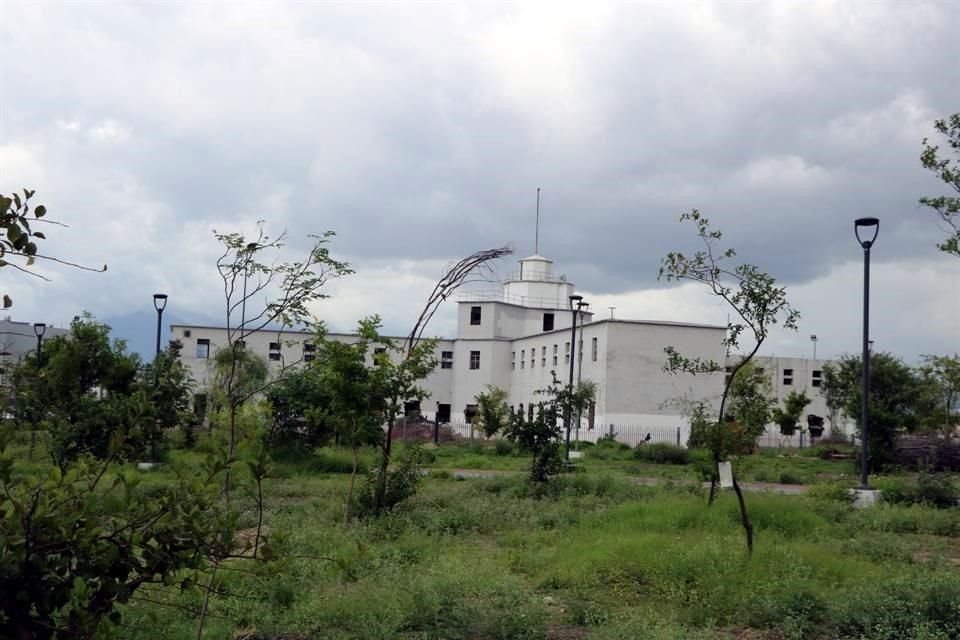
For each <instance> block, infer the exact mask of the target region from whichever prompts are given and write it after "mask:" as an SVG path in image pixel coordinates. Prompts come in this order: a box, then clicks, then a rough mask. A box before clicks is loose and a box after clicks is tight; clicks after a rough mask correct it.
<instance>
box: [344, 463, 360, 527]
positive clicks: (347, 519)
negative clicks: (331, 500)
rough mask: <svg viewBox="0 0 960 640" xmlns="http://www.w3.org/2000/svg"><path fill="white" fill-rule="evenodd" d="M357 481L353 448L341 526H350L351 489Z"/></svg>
mask: <svg viewBox="0 0 960 640" xmlns="http://www.w3.org/2000/svg"><path fill="white" fill-rule="evenodd" d="M356 480H357V447H356V446H354V447H353V470H352V471H351V472H350V488H349V489H347V502H346V504H344V505H343V526H344V527H346V526H347V525H349V524H350V505H352V504H353V487H354V484H355V483H356Z"/></svg>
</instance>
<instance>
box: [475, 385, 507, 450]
mask: <svg viewBox="0 0 960 640" xmlns="http://www.w3.org/2000/svg"><path fill="white" fill-rule="evenodd" d="M476 400H477V417H476V418H475V419H474V424H475V425H476V426H478V427H480V430H481V431H482V432H483V434H484V435H485V436H486V437H488V438H492V437H493V436H495V435H497V434H498V433H500V432H501V431H503V430H504V429H506V427H507V425H509V424H510V407H509V406H508V405H507V392H506V391H504V390H503V389H501V388H500V387H497V386H494V385H487V390H486V391H484V392H483V393H481V394H480V395H478V396H477V397H476Z"/></svg>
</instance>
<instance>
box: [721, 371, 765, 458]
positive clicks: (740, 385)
mask: <svg viewBox="0 0 960 640" xmlns="http://www.w3.org/2000/svg"><path fill="white" fill-rule="evenodd" d="M770 394H771V389H770V378H769V377H768V376H767V375H766V374H764V373H763V372H761V371H760V370H759V369H758V368H757V367H755V366H753V364H747V365H745V366H743V367H741V368H740V370H739V371H737V373H736V375H734V376H733V379H732V382H731V384H730V398H729V401H728V409H727V416H726V417H727V425H728V427H727V430H730V429H735V430H736V433H735V434H731V435H732V436H736V437H733V438H730V442H729V444H728V445H727V446H726V449H727V451H728V455H739V454H743V453H749V452H751V451H753V450H754V448H755V447H756V444H757V438H759V437H760V436H761V435H763V433H764V431H766V429H767V425H768V424H769V423H770V421H771V419H772V411H773V406H772V405H773V402H772V401H771V400H770ZM734 425H736V427H734Z"/></svg>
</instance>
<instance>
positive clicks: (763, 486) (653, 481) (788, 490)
mask: <svg viewBox="0 0 960 640" xmlns="http://www.w3.org/2000/svg"><path fill="white" fill-rule="evenodd" d="M428 471H433V470H428ZM436 471H446V472H447V473H449V474H450V475H452V476H453V477H454V478H463V479H477V478H499V477H503V476H515V475H518V474H520V473H521V472H520V471H502V470H497V469H436ZM627 478H629V479H630V481H631V482H636V483H637V484H642V485H644V486H648V487H655V486H657V485H660V484H666V483H668V482H672V483H673V484H694V482H691V481H684V480H667V479H665V478H645V477H641V476H627ZM703 488H704V489H709V488H710V483H709V482H704V483H703ZM740 488H741V489H743V490H744V491H751V492H755V493H756V492H760V493H762V492H769V493H782V494H784V495H791V496H796V495H802V494H804V493H806V492H807V487H806V486H804V485H802V484H777V483H774V482H741V483H740Z"/></svg>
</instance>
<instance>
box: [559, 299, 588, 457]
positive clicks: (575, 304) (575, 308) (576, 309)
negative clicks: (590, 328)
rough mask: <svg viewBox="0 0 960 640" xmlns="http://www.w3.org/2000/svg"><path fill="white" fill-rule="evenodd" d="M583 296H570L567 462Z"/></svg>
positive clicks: (566, 420) (564, 419)
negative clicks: (578, 324)
mask: <svg viewBox="0 0 960 640" xmlns="http://www.w3.org/2000/svg"><path fill="white" fill-rule="evenodd" d="M583 306H584V305H583V296H578V295H572V296H570V311H571V314H572V315H571V316H570V377H569V378H568V383H567V392H568V394H569V395H568V398H567V406H566V407H565V408H564V412H563V414H564V415H563V421H564V423H565V425H564V426H565V427H566V429H567V446H566V449H565V455H564V458H565V459H566V460H567V462H569V461H570V421H571V419H572V418H573V407H572V405H571V403H572V401H573V362H574V360H575V359H576V357H575V355H574V354H575V353H576V350H577V314H578V313H580V309H582V308H583Z"/></svg>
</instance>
